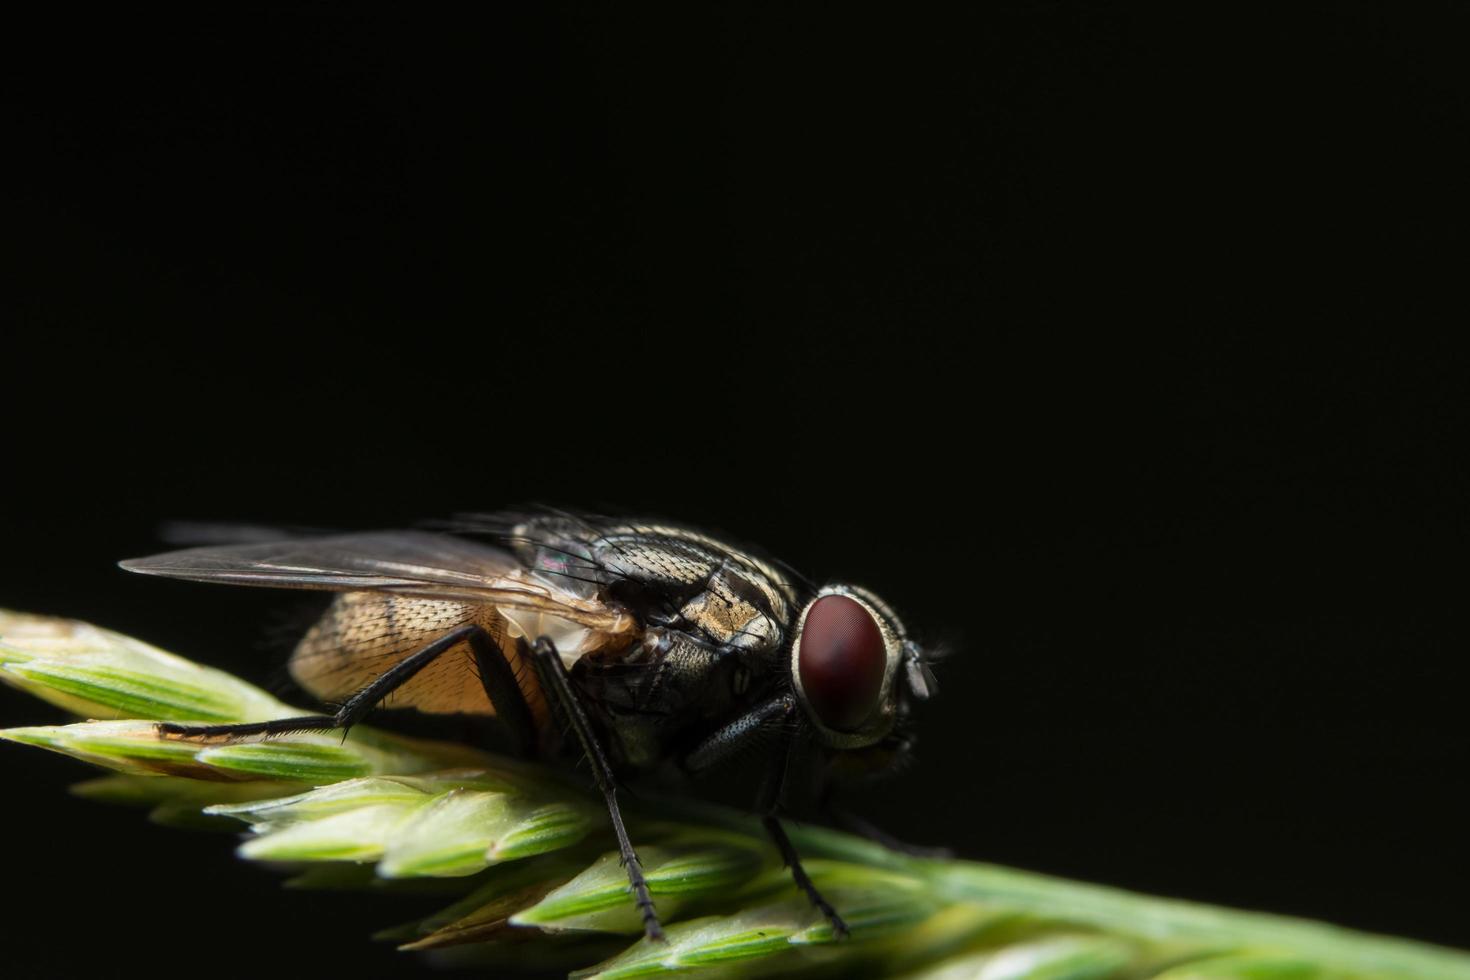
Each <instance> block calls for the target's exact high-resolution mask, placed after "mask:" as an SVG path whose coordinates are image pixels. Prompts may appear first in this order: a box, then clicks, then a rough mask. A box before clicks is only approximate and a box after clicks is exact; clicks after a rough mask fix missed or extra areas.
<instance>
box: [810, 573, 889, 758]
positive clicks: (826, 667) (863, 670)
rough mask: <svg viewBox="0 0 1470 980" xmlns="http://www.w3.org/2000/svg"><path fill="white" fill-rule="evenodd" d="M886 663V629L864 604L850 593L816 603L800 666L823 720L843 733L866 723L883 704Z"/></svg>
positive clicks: (813, 701)
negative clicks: (883, 630) (879, 702)
mask: <svg viewBox="0 0 1470 980" xmlns="http://www.w3.org/2000/svg"><path fill="white" fill-rule="evenodd" d="M887 663H888V651H887V649H886V647H885V646H884V645H883V633H882V631H880V630H879V629H878V624H877V623H876V622H874V621H873V616H872V614H871V613H869V612H868V610H867V609H865V608H863V606H862V604H861V603H859V602H857V601H855V600H853V599H849V598H848V597H847V596H845V595H828V596H823V597H822V598H820V599H818V600H817V601H816V602H814V603H812V605H811V608H810V609H808V610H807V613H806V625H805V626H804V627H802V631H801V647H800V650H799V652H798V653H797V664H796V669H797V671H798V672H799V673H800V674H801V688H802V690H803V691H804V692H805V693H806V700H807V703H808V704H809V705H811V708H812V710H813V711H815V712H816V715H817V717H818V718H820V719H821V721H822V724H824V725H826V726H827V727H828V728H832V729H836V730H837V731H839V732H850V731H853V730H855V729H857V728H860V727H862V724H863V722H865V721H867V720H868V718H869V716H871V715H872V713H873V710H874V709H875V708H877V707H878V692H879V690H881V689H882V687H883V674H884V668H885V667H886V666H887Z"/></svg>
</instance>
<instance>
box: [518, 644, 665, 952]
mask: <svg viewBox="0 0 1470 980" xmlns="http://www.w3.org/2000/svg"><path fill="white" fill-rule="evenodd" d="M522 650H523V652H524V648H522ZM531 657H532V662H533V663H535V665H536V671H537V673H538V674H539V676H540V678H541V685H542V688H543V689H544V690H545V692H546V695H547V697H548V698H549V699H550V701H551V703H552V704H554V705H556V706H557V709H558V711H559V712H560V714H561V715H562V716H563V718H564V719H565V720H566V721H567V722H568V723H570V724H571V726H572V731H573V732H575V733H576V736H577V741H578V742H579V743H580V744H581V747H582V752H583V754H584V755H586V757H587V762H588V764H589V765H590V766H591V767H592V776H593V778H594V779H596V780H597V788H598V789H600V790H602V798H603V800H605V801H606V803H607V813H608V816H609V817H611V818H612V826H613V833H614V834H615V835H616V836H617V839H618V857H619V859H620V860H621V861H622V864H623V867H624V869H626V870H627V872H628V886H629V888H630V889H631V890H632V892H633V901H634V902H636V903H637V905H638V911H639V912H640V913H641V914H642V916H643V933H644V935H646V936H647V937H648V938H649V939H652V940H654V941H655V942H662V941H663V938H664V930H663V926H662V925H660V924H659V921H658V912H657V911H655V910H654V907H653V896H652V895H650V894H649V893H648V882H647V880H645V879H644V877H643V865H642V864H640V863H639V862H638V855H637V854H636V853H634V851H633V843H632V841H630V840H629V839H628V830H627V828H626V827H624V826H623V814H622V812H621V811H620V810H619V809H618V795H617V793H618V791H617V783H616V781H615V780H614V778H613V772H612V767H611V766H609V765H608V762H607V754H606V753H605V752H603V750H602V744H601V743H600V742H598V740H597V733H596V732H594V731H593V730H592V724H591V722H590V721H589V719H588V717H587V712H586V711H585V710H584V709H583V707H582V702H581V700H580V699H579V698H578V696H577V692H576V690H575V689H574V688H573V687H572V684H571V679H570V677H568V675H567V668H566V665H565V664H563V663H562V661H561V655H560V654H559V653H557V651H556V645H555V644H554V643H552V642H551V640H550V639H548V638H547V637H544V636H543V637H541V638H540V639H538V640H537V641H536V642H535V644H534V645H533V646H532V649H531Z"/></svg>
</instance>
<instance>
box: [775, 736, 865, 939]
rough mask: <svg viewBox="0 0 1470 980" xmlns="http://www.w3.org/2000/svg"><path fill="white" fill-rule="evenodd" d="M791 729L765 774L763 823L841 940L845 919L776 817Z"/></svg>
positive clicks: (788, 758) (800, 884) (844, 934)
mask: <svg viewBox="0 0 1470 980" xmlns="http://www.w3.org/2000/svg"><path fill="white" fill-rule="evenodd" d="M791 736H792V733H791V730H790V729H789V728H787V729H783V731H782V733H781V743H780V746H779V747H778V749H777V751H776V754H775V758H774V759H773V760H772V764H771V769H770V771H769V772H768V773H767V774H766V781H765V784H764V785H763V786H762V787H761V797H760V808H761V823H762V825H764V826H765V828H766V833H767V834H769V835H770V837H771V840H772V841H773V842H774V843H775V845H776V850H778V851H780V852H781V860H782V861H783V862H785V864H786V867H788V868H790V869H791V877H792V878H793V879H794V880H795V881H796V887H798V888H800V889H801V890H802V891H803V892H804V893H805V894H806V897H807V900H808V901H810V902H811V903H812V904H813V905H814V906H816V907H817V909H818V910H819V911H821V913H822V914H823V915H824V916H826V917H827V921H828V922H830V923H831V924H832V934H833V935H834V936H836V937H837V938H838V939H846V938H847V934H848V933H847V923H846V922H843V921H842V916H840V915H838V914H837V910H836V909H835V908H833V907H832V903H831V902H829V901H827V899H826V898H824V897H823V895H822V893H821V892H820V891H818V890H817V886H816V884H815V883H814V882H813V881H812V879H811V877H810V876H809V875H808V874H807V873H806V868H804V867H802V864H801V855H799V854H797V853H796V846H795V845H794V844H792V843H791V838H790V837H788V836H786V828H785V827H782V826H781V820H780V818H778V817H777V816H776V813H777V811H778V810H779V809H780V807H781V798H782V796H783V795H784V794H785V790H786V772H787V769H788V768H789V767H790V763H791V740H792V739H791Z"/></svg>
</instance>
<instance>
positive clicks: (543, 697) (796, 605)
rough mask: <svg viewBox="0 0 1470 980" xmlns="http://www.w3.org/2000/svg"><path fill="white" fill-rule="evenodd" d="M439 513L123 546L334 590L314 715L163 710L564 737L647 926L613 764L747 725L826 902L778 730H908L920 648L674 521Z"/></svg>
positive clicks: (770, 825)
mask: <svg viewBox="0 0 1470 980" xmlns="http://www.w3.org/2000/svg"><path fill="white" fill-rule="evenodd" d="M450 527H451V529H452V531H453V533H450V532H448V531H445V532H440V531H428V530H408V531H382V532H369V533H360V534H348V535H339V536H322V537H298V538H292V539H288V540H283V541H274V542H260V541H252V542H250V543H243V544H229V545H219V546H211V547H200V548H191V549H188V550H184V551H174V552H170V553H167V554H162V555H157V556H154V557H151V558H139V559H135V560H132V561H125V562H123V563H122V567H123V568H126V569H128V570H129V571H133V572H141V573H143V574H146V575H161V576H166V577H169V578H178V579H189V580H194V581H201V582H224V583H230V584H236V585H255V586H268V587H277V588H287V589H318V590H326V591H330V592H335V593H338V594H337V595H336V597H335V598H334V600H333V602H332V605H331V606H330V608H329V609H328V610H327V612H326V614H325V615H324V616H323V617H322V618H321V620H320V621H318V622H317V623H316V625H314V626H313V627H311V629H310V630H309V631H308V632H307V633H306V634H305V636H303V637H302V639H301V641H300V643H299V644H298V645H297V647H296V650H295V652H294V653H293V654H292V657H291V661H290V670H291V673H292V675H293V677H294V678H295V679H296V681H297V682H299V683H300V684H301V685H302V686H303V687H304V688H306V689H307V690H308V691H309V692H311V693H312V694H313V695H314V696H316V697H317V698H319V699H320V700H321V701H323V702H324V703H330V704H334V705H340V707H338V708H337V710H336V711H335V712H334V713H333V714H314V715H305V716H301V717H293V718H281V719H276V720H272V721H265V722H252V723H244V724H231V725H187V724H171V723H170V724H162V725H160V726H159V728H160V730H161V732H162V733H163V734H164V735H166V736H167V737H171V738H180V739H207V740H229V739H236V738H246V737H251V736H262V735H271V734H278V733H284V732H297V731H316V730H328V729H343V730H345V729H347V728H349V727H351V726H352V725H353V724H355V723H356V722H358V721H360V720H361V719H362V718H363V717H364V716H365V715H366V714H367V713H368V712H369V711H370V710H371V709H372V708H373V707H374V706H376V705H378V704H379V703H380V702H382V701H383V700H384V699H385V698H387V697H388V696H389V695H390V694H391V695H392V696H393V704H394V706H395V707H400V706H408V707H414V708H417V709H419V710H421V711H426V712H443V713H448V712H468V713H479V714H492V715H495V716H496V717H497V719H498V721H499V722H500V723H501V724H502V725H503V726H504V727H505V729H506V730H507V732H508V733H509V735H510V738H511V740H512V741H513V742H514V744H515V745H516V746H517V747H518V748H519V750H520V751H521V752H522V753H523V754H525V755H528V756H540V757H549V756H553V755H558V754H574V753H580V755H581V756H583V757H585V759H586V760H587V761H588V763H589V764H590V766H591V769H592V772H593V774H594V776H595V778H596V781H597V784H598V787H599V789H600V790H601V791H602V795H603V797H604V799H605V801H606V803H607V810H608V814H609V817H610V819H611V822H612V828H613V831H614V833H615V836H616V838H617V842H618V849H619V852H620V855H621V857H622V861H623V864H624V866H625V867H626V868H627V874H628V879H629V884H630V891H631V892H632V895H633V898H634V901H635V902H636V903H637V906H638V908H639V910H640V912H641V915H642V919H643V926H644V931H645V933H646V934H647V935H648V936H650V937H653V938H658V937H660V936H661V935H662V929H661V927H660V925H659V920H658V916H657V913H656V911H655V909H654V905H653V900H652V899H651V897H650V896H649V892H648V886H647V884H646V882H645V880H644V876H643V871H642V868H641V866H640V865H639V863H638V859H637V856H636V855H635V854H634V852H633V847H632V845H631V843H630V842H629V840H628V835H627V832H626V831H625V830H624V827H623V820H622V816H621V814H620V813H619V810H618V802H617V794H616V788H617V780H618V779H619V778H620V777H622V776H625V775H630V774H634V773H638V772H641V771H648V770H653V769H657V768H661V767H664V766H668V765H673V766H676V767H678V768H680V769H683V770H685V771H686V772H689V773H701V772H704V771H707V770H710V769H712V768H714V767H716V766H718V765H720V764H721V763H723V762H726V761H728V760H730V759H731V758H732V757H734V756H735V755H737V754H742V755H743V754H745V753H746V752H747V751H748V750H750V749H751V748H753V747H756V746H760V747H761V748H762V749H763V750H764V755H765V757H766V758H767V760H768V764H769V766H770V769H769V771H768V773H767V776H766V779H765V781H764V784H763V788H762V790H761V798H760V800H759V801H758V809H759V811H760V812H761V814H762V819H763V822H764V826H765V828H766V830H767V832H768V833H769V834H770V836H771V838H772V840H773V841H774V843H775V845H776V846H777V848H778V849H779V850H780V852H781V855H782V857H783V859H784V860H785V861H786V863H787V865H788V866H789V867H790V869H791V872H792V875H793V877H794V879H795V881H796V883H797V885H798V886H800V888H801V889H802V890H803V891H804V892H805V894H806V895H807V897H808V898H809V899H810V900H811V902H812V903H813V904H814V905H815V906H817V907H818V908H819V909H820V910H821V911H822V913H823V914H824V915H826V917H827V918H828V919H829V920H830V921H831V923H832V926H833V928H834V930H835V931H836V932H837V934H839V935H842V934H845V932H846V927H845V926H844V924H843V922H842V919H841V918H840V917H839V916H838V914H837V912H836V911H835V910H834V909H833V908H832V906H831V905H830V904H829V903H828V902H827V901H826V899H824V898H823V897H822V895H821V894H820V893H819V892H818V890H817V889H816V887H815V886H814V885H813V884H812V881H811V879H810V878H808V877H807V875H806V873H805V871H804V870H803V869H802V865H801V861H800V858H799V857H798V855H797V853H796V850H795V848H794V847H793V845H792V843H791V841H790V839H789V838H788V837H787V835H786V833H785V831H784V829H783V828H782V825H781V823H780V820H779V819H778V817H777V813H778V810H779V806H780V804H781V796H782V787H783V785H784V783H785V781H786V774H787V769H788V767H789V765H790V760H791V757H792V753H793V750H794V749H797V748H801V749H802V750H803V751H804V752H805V751H808V750H809V751H812V752H814V753H815V754H816V755H817V756H818V757H825V759H826V761H827V762H828V763H830V764H834V765H835V764H837V763H841V764H842V766H843V768H845V769H854V768H856V769H858V770H860V771H862V770H866V771H877V770H881V769H884V768H887V767H889V766H891V765H892V764H893V763H894V762H895V761H896V759H897V758H898V757H899V756H901V755H902V754H903V753H904V752H905V751H906V750H907V748H908V744H909V743H908V734H907V727H908V726H907V724H906V723H907V719H908V715H909V712H910V710H911V708H912V706H913V704H914V703H915V702H916V701H919V700H923V699H925V698H927V697H928V696H929V694H930V692H931V691H932V690H933V675H932V674H931V673H930V670H929V667H928V664H927V662H926V655H925V651H923V650H921V649H920V647H919V646H918V644H916V643H915V642H914V641H912V640H911V639H910V638H909V636H908V634H907V632H906V631H905V629H904V626H903V624H902V623H901V622H900V621H899V619H898V617H897V616H896V615H895V614H894V612H893V610H891V609H890V608H889V607H888V606H887V605H886V604H884V603H883V602H882V600H880V599H879V598H878V597H877V596H875V595H874V594H872V593H871V592H868V591H866V590H864V589H861V588H857V587H855V586H850V585H841V584H831V585H826V586H823V587H821V588H816V587H813V586H810V585H806V584H803V583H799V582H797V581H793V578H792V576H790V575H787V574H785V573H783V571H782V570H781V569H780V568H779V567H778V566H776V565H774V564H772V563H770V562H768V561H765V560H763V559H761V558H758V557H756V556H754V555H752V554H749V553H747V552H745V551H743V550H740V549H737V548H734V547H732V546H730V545H728V544H726V543H724V542H722V541H719V540H716V539H715V538H713V537H710V536H709V535H706V534H703V533H700V532H698V531H695V530H691V529H688V528H683V527H676V526H672V525H666V524H660V523H641V522H637V521H628V520H621V519H607V518H594V517H585V516H577V515H568V514H563V513H538V514H533V515H492V516H489V517H485V518H475V519H470V520H467V521H463V522H460V523H457V524H454V525H450Z"/></svg>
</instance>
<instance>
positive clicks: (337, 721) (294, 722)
mask: <svg viewBox="0 0 1470 980" xmlns="http://www.w3.org/2000/svg"><path fill="white" fill-rule="evenodd" d="M462 642H468V643H469V645H470V650H471V651H472V652H473V653H474V655H475V660H476V662H477V663H478V664H479V667H480V680H481V683H483V684H484V685H485V692H486V694H487V695H488V696H489V698H490V701H491V703H492V704H494V705H495V710H496V713H497V715H499V716H500V717H501V718H502V719H503V720H504V721H505V723H506V724H508V725H510V726H511V734H512V737H513V738H515V739H516V740H517V742H518V744H521V745H529V744H531V739H533V738H534V731H533V729H532V725H533V722H532V719H531V712H530V709H529V708H527V707H526V701H525V697H524V695H522V694H521V690H520V687H519V686H518V685H517V684H516V683H515V674H514V672H513V671H511V669H510V665H509V664H507V663H506V662H505V658H504V657H502V656H501V655H500V651H499V649H498V648H497V647H496V646H495V642H494V640H493V639H492V638H491V636H490V634H489V633H487V632H486V631H485V629H484V628H483V627H481V626H476V625H473V624H470V625H466V626H460V627H457V628H455V629H452V630H450V631H449V632H448V633H445V634H444V635H443V636H441V637H439V638H438V639H436V640H434V641H433V642H432V643H430V644H429V645H428V646H426V647H424V648H423V649H421V650H419V651H418V652H416V653H413V654H410V655H409V656H407V657H404V658H403V659H402V660H400V661H398V663H396V664H394V665H393V666H392V667H389V668H388V669H387V670H386V671H384V672H383V673H382V674H380V675H378V677H376V678H375V679H374V680H372V681H371V682H370V683H369V684H368V685H367V686H366V687H364V688H363V689H362V690H360V691H358V692H357V693H356V694H354V695H352V697H350V698H348V699H347V700H346V701H345V702H344V703H343V704H342V706H341V707H340V708H338V709H337V711H336V713H335V714H330V715H298V716H296V717H294V718H273V719H271V720H270V721H250V722H242V723H239V724H230V725H180V724H176V723H174V722H163V723H161V724H159V726H158V731H159V733H160V734H162V735H165V736H169V737H171V738H180V739H220V740H223V741H231V740H234V739H240V738H249V737H250V736H252V735H284V734H287V733H290V732H322V731H331V730H334V729H341V730H342V731H343V732H344V733H345V732H346V731H347V730H348V729H350V728H351V727H352V726H353V725H355V724H357V723H358V722H360V721H362V719H363V718H365V717H367V714H368V712H369V711H372V710H373V708H375V707H377V706H378V704H379V703H381V702H382V700H383V699H384V698H386V697H387V696H388V695H390V694H392V693H393V692H394V691H396V690H397V689H398V688H400V687H402V686H403V685H404V684H407V683H408V682H409V681H410V680H412V679H413V677H414V675H415V674H417V673H418V672H419V671H421V670H423V669H424V668H425V667H427V666H428V665H429V664H430V663H432V662H433V661H434V660H436V659H438V658H439V657H440V656H442V655H443V654H444V653H446V652H447V651H449V650H452V649H453V648H454V647H455V646H457V645H458V644H460V643H462ZM497 661H498V665H499V666H498V667H497V666H496V662H497ZM507 679H508V681H507ZM518 729H519V730H518Z"/></svg>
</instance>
